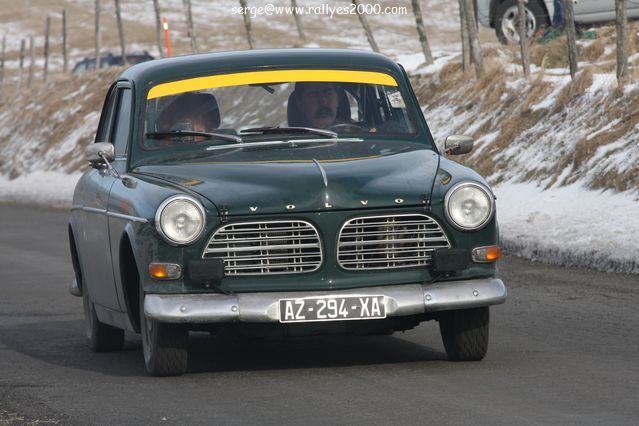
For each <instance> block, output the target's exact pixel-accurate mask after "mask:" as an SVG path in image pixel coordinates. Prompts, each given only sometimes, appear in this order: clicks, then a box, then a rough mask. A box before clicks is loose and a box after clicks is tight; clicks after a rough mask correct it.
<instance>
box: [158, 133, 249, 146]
mask: <svg viewBox="0 0 639 426" xmlns="http://www.w3.org/2000/svg"><path fill="white" fill-rule="evenodd" d="M198 136H199V137H205V138H208V139H213V138H217V139H222V140H225V141H229V142H235V143H242V138H241V137H239V136H237V135H229V134H226V133H209V132H196V131H193V130H173V131H171V132H150V133H147V134H146V137H147V138H149V139H170V138H181V137H198Z"/></svg>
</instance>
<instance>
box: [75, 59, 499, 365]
mask: <svg viewBox="0 0 639 426" xmlns="http://www.w3.org/2000/svg"><path fill="white" fill-rule="evenodd" d="M472 142H473V141H472V139H471V138H469V137H466V136H459V135H451V136H450V137H449V138H448V139H447V140H446V141H445V144H444V145H445V146H444V148H443V152H440V151H439V150H438V148H437V147H436V145H435V143H434V141H433V138H432V136H431V134H430V132H429V129H428V126H427V124H426V121H425V119H424V116H423V114H422V112H421V109H420V107H419V104H418V102H417V99H416V97H415V94H414V93H413V90H412V89H411V86H410V83H409V79H408V76H407V75H406V72H405V71H404V69H403V68H402V67H401V66H400V65H398V64H397V63H395V62H393V61H392V60H390V59H389V58H387V57H385V56H382V55H379V54H375V53H369V52H361V51H355V50H327V49H292V50H254V51H246V52H225V53H213V54H204V55H194V56H186V57H181V58H169V59H161V60H156V61H152V62H147V63H142V64H138V65H135V66H133V67H131V68H129V69H127V70H126V71H124V72H123V73H122V75H121V76H120V77H119V78H118V79H117V81H115V82H114V83H113V85H112V86H111V88H110V90H109V91H108V94H107V97H106V100H105V103H104V107H103V110H102V115H101V118H100V123H99V127H98V129H97V134H96V138H95V142H94V143H92V144H90V145H89V146H88V147H87V149H86V158H87V160H88V162H89V163H90V165H91V167H90V168H89V169H88V171H87V172H86V173H84V174H83V176H82V177H81V179H80V180H79V182H78V184H77V187H76V189H75V193H74V197H73V205H72V208H71V214H70V218H69V227H68V230H69V241H70V246H71V254H72V260H73V267H74V270H75V280H74V282H73V283H72V284H71V287H70V291H71V293H72V294H74V295H76V296H80V297H82V298H83V302H84V314H85V325H86V335H87V339H88V343H89V346H90V348H91V349H93V350H95V351H112V350H118V349H121V348H122V346H123V342H124V331H125V330H126V331H129V332H136V333H141V335H142V347H143V354H144V361H145V365H146V368H147V370H148V372H149V373H150V374H151V375H159V376H162V375H179V374H182V373H184V372H185V371H186V369H187V365H188V364H187V358H188V350H187V348H188V336H189V331H192V330H200V331H209V332H211V333H220V332H229V331H230V332H237V333H253V334H255V333H257V334H259V335H266V334H268V335H272V334H277V335H284V336H294V335H309V334H323V333H350V334H384V333H392V332H394V331H398V330H407V329H411V328H413V327H415V326H416V325H418V324H419V323H421V322H423V321H429V320H433V321H436V322H438V323H439V328H440V330H441V335H442V339H443V343H444V346H445V349H446V353H447V355H448V357H449V358H450V359H451V360H454V361H473V360H480V359H482V358H483V357H484V355H485V353H486V350H487V346H488V328H489V307H490V306H491V305H496V304H500V303H502V302H504V300H505V299H506V288H505V286H504V283H503V282H502V281H501V280H500V279H499V278H496V277H495V261H496V260H497V259H498V258H499V257H500V253H501V252H500V249H499V246H498V239H499V234H498V230H497V222H496V218H495V197H494V195H493V193H492V191H491V189H490V187H489V186H488V184H487V183H486V181H485V180H484V179H482V177H481V176H479V175H478V174H477V173H475V172H474V171H472V170H471V169H469V168H467V167H464V166H462V165H460V164H458V163H456V162H454V161H452V160H451V159H449V157H450V156H452V155H457V154H464V153H468V152H470V150H471V149H472Z"/></svg>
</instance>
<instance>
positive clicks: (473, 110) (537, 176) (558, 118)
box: [425, 24, 639, 191]
mask: <svg viewBox="0 0 639 426" xmlns="http://www.w3.org/2000/svg"><path fill="white" fill-rule="evenodd" d="M633 27H634V28H633ZM596 31H597V33H598V36H599V38H597V39H595V40H592V41H580V46H581V47H580V51H579V52H578V60H579V61H580V62H582V63H583V62H587V63H589V65H588V66H586V67H583V66H582V68H581V69H580V70H579V72H578V74H577V76H576V78H575V80H574V81H572V82H570V83H568V84H566V85H565V86H564V87H563V88H562V89H561V90H560V91H559V93H558V94H557V96H556V99H555V102H554V103H553V104H552V105H551V106H550V108H547V109H546V108H538V107H536V106H537V105H539V104H540V102H542V101H543V100H544V99H545V98H547V97H548V96H549V95H550V94H551V93H552V92H553V91H554V90H555V88H556V87H557V86H556V84H559V83H556V82H553V80H555V79H553V78H548V76H547V75H546V73H545V72H544V69H545V68H564V69H566V71H565V74H566V75H567V74H568V70H567V67H568V63H567V51H566V44H565V43H566V41H565V37H563V38H560V39H558V40H555V41H553V42H551V43H549V44H547V45H535V46H532V47H531V50H530V54H531V63H533V64H536V65H537V66H539V67H540V70H537V71H536V73H535V74H534V75H533V77H532V78H531V79H530V80H529V81H528V83H527V84H524V85H522V86H512V87H507V85H506V83H507V82H508V81H511V82H512V81H514V80H516V79H519V78H521V77H520V73H519V72H518V71H511V69H512V67H508V68H506V66H507V65H510V66H512V65H517V67H515V68H514V69H515V70H518V69H519V66H520V63H519V62H520V58H519V49H518V46H506V47H502V48H499V49H490V51H489V52H488V54H487V55H486V59H485V64H486V73H485V75H483V76H482V78H480V79H479V80H478V79H476V78H475V76H474V71H473V70H471V71H469V72H466V73H464V72H463V71H462V69H461V65H460V64H458V63H453V64H449V65H447V66H446V67H444V68H443V69H442V70H441V72H440V73H439V74H438V75H437V78H436V79H425V81H430V83H429V85H428V89H427V90H428V94H429V97H430V99H431V105H432V106H439V105H441V104H445V105H457V107H456V108H457V110H456V111H455V112H461V111H463V112H465V113H470V114H471V115H472V116H473V117H474V119H473V120H471V122H470V123H468V122H463V123H459V124H457V126H458V127H459V128H455V129H450V131H451V132H459V133H463V132H464V131H466V130H467V129H468V127H469V126H471V125H472V124H473V123H477V122H481V123H482V124H481V126H480V127H479V128H478V129H477V131H476V132H474V134H473V135H472V136H474V137H475V138H476V139H478V138H481V137H482V136H484V135H487V134H489V133H493V132H496V131H497V132H498V134H497V136H496V137H495V138H494V139H491V142H489V143H488V145H486V146H484V147H483V149H482V150H481V151H478V152H476V153H475V154H473V155H469V156H462V157H458V158H456V160H459V161H460V162H462V163H465V164H468V165H470V166H471V167H473V168H474V169H475V170H477V171H478V172H479V173H481V174H483V175H485V176H493V181H492V183H498V182H499V181H500V180H502V179H504V178H507V176H513V175H514V176H519V177H518V179H520V180H522V181H535V182H544V184H545V185H546V186H547V187H550V186H552V185H556V184H559V185H566V184H570V183H573V182H575V181H577V180H579V179H583V178H587V179H588V180H587V181H586V182H587V184H588V185H589V186H591V187H592V188H608V189H614V190H617V191H629V190H636V189H637V188H638V187H639V162H637V165H635V166H633V167H632V168H631V169H630V170H623V169H622V170H620V169H616V168H615V167H614V165H612V166H611V167H607V168H606V172H605V173H600V174H598V175H594V174H593V173H592V167H593V164H591V163H592V161H593V158H594V156H595V155H601V150H600V148H601V147H605V146H607V145H610V144H612V143H614V142H617V141H619V140H626V139H627V140H633V139H632V135H633V134H636V130H634V128H635V126H637V124H638V123H639V90H635V91H634V92H631V93H628V92H627V91H625V92H624V90H623V89H622V88H619V89H617V90H612V91H611V92H606V91H605V90H604V91H603V92H597V93H594V94H588V95H586V92H587V90H588V89H589V88H590V87H592V85H593V81H594V74H599V73H602V72H607V73H610V74H611V76H610V78H611V79H614V78H615V77H614V75H615V68H616V62H615V53H614V48H615V31H614V27H613V28H611V27H601V28H597V29H596ZM637 31H639V24H634V25H633V26H631V28H630V29H629V31H628V33H629V47H630V49H629V50H630V51H629V54H630V55H632V54H633V53H635V52H636V49H637V48H638V47H639V39H638V37H637ZM611 48H612V49H611ZM495 50H497V51H495ZM610 51H612V56H611V55H609V54H606V52H610ZM610 56H611V57H610ZM634 63H635V64H637V65H639V61H636V60H635V62H634ZM632 72H633V73H634V76H635V78H636V77H637V75H638V73H639V66H636V67H635V68H632ZM553 75H556V71H554V72H553ZM584 108H588V110H590V111H593V113H592V114H586V113H584V114H581V113H579V112H578V111H583V110H584ZM595 111H597V112H595ZM615 119H618V120H619V121H618V123H617V124H616V125H615V126H612V127H611V128H609V129H606V130H605V131H599V132H598V133H597V135H596V136H595V137H591V138H590V139H589V138H587V137H584V138H582V140H579V141H578V142H577V143H576V146H574V148H573V145H572V144H569V145H567V146H569V147H570V148H569V149H563V148H561V147H562V146H564V145H563V144H561V141H557V142H558V143H559V144H560V145H559V146H558V147H557V148H558V151H556V152H555V154H559V155H554V156H552V158H554V159H553V160H549V163H548V164H543V165H540V166H534V167H530V165H528V164H525V163H522V162H520V161H518V159H517V158H507V157H506V156H505V155H504V152H505V151H506V150H507V148H509V147H510V145H511V144H512V143H513V142H514V141H516V143H517V144H518V146H521V147H522V149H523V150H526V146H527V145H529V144H531V145H532V144H535V143H536V142H537V141H538V140H539V139H540V138H544V139H545V140H546V141H549V140H548V139H547V136H546V132H547V131H548V130H547V129H550V128H562V129H563V131H564V132H565V131H566V128H567V129H570V126H578V127H575V133H582V132H583V129H590V132H589V134H592V133H594V132H597V131H598V130H599V129H603V128H604V127H605V126H607V125H608V124H609V123H610V122H612V121H613V120H615ZM567 120H574V124H571V122H570V121H568V122H567ZM531 130H532V131H531ZM568 132H569V130H568ZM633 132H634V133H633ZM546 143H547V142H546ZM629 146H630V145H629ZM629 146H626V147H619V148H615V149H610V151H609V152H608V153H607V154H606V155H604V157H603V158H604V160H605V159H606V158H608V156H609V155H619V154H620V152H622V150H624V149H628V147H629ZM536 149H539V148H536ZM513 166H515V167H517V168H516V169H513ZM566 169H572V173H570V174H569V177H568V178H562V179H563V181H561V182H559V178H560V176H563V172H564V171H565V170H566Z"/></svg>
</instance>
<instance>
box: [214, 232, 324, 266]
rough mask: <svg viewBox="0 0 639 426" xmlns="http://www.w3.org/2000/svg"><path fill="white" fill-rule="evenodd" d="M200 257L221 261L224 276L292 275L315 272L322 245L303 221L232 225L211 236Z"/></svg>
mask: <svg viewBox="0 0 639 426" xmlns="http://www.w3.org/2000/svg"><path fill="white" fill-rule="evenodd" d="M202 257H203V258H205V259H206V258H211V257H221V258H223V259H224V271H225V273H226V275H269V274H296V273H304V272H313V271H316V270H317V269H319V267H320V265H321V263H322V246H321V244H320V239H319V234H318V233H317V229H315V227H314V226H313V225H311V224H310V223H308V222H305V221H301V220H289V221H271V222H250V223H234V224H229V225H225V226H223V227H221V228H220V229H218V230H217V231H216V232H215V233H214V234H213V236H212V237H211V239H210V240H209V243H208V245H207V247H206V249H205V250H204V253H203V255H202Z"/></svg>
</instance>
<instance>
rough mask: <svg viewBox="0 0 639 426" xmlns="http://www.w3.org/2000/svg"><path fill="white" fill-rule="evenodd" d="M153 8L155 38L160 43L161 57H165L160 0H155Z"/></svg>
mask: <svg viewBox="0 0 639 426" xmlns="http://www.w3.org/2000/svg"><path fill="white" fill-rule="evenodd" d="M153 9H155V38H156V41H157V43H158V55H160V58H163V57H164V52H163V51H162V17H161V15H160V3H159V2H158V0H153Z"/></svg>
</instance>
